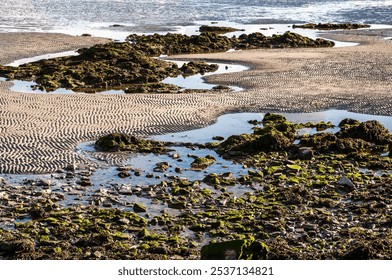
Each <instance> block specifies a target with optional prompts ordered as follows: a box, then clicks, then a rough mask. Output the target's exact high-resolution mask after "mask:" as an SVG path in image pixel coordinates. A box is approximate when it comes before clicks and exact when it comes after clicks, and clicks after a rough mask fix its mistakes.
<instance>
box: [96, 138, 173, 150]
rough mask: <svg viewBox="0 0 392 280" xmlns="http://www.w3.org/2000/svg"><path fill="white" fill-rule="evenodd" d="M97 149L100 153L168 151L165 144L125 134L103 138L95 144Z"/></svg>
mask: <svg viewBox="0 0 392 280" xmlns="http://www.w3.org/2000/svg"><path fill="white" fill-rule="evenodd" d="M95 147H96V148H97V149H98V150H99V151H104V152H118V151H134V152H149V153H163V152H166V150H167V149H166V147H165V146H164V143H163V142H159V141H152V140H147V139H143V138H139V137H135V136H131V135H127V134H124V133H111V134H108V135H105V136H102V137H100V138H99V139H98V140H97V141H96V142H95Z"/></svg>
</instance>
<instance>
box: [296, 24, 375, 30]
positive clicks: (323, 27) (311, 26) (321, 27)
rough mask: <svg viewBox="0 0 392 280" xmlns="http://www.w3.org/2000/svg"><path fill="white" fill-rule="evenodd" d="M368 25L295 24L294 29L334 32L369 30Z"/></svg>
mask: <svg viewBox="0 0 392 280" xmlns="http://www.w3.org/2000/svg"><path fill="white" fill-rule="evenodd" d="M369 27H370V25H368V24H360V23H318V24H316V23H306V24H302V25H301V24H294V25H293V28H303V29H318V30H334V29H358V28H369Z"/></svg>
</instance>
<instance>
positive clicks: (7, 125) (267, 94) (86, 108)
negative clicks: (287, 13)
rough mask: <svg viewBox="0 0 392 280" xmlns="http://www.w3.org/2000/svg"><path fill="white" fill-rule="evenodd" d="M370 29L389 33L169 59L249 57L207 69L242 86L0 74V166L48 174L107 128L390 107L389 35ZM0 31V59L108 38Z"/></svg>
mask: <svg viewBox="0 0 392 280" xmlns="http://www.w3.org/2000/svg"><path fill="white" fill-rule="evenodd" d="M377 32H378V35H381V32H383V33H382V36H383V37H384V35H385V34H386V33H388V34H389V33H391V32H392V31H391V30H387V31H384V30H383V31H380V30H378V31H376V30H369V33H370V34H371V36H368V35H366V33H367V32H366V30H361V31H358V30H357V31H350V32H348V31H345V32H339V33H338V34H335V32H331V33H330V36H331V37H335V38H338V37H339V38H344V39H345V40H348V41H358V42H360V43H361V44H360V45H359V46H354V47H345V48H332V49H274V50H265V49H261V50H249V51H241V52H233V53H214V54H200V55H183V56H173V57H170V58H171V59H175V58H182V59H186V58H200V59H206V60H215V61H217V60H219V61H221V60H225V61H230V62H231V63H232V62H235V63H241V64H248V65H251V66H252V68H251V69H250V70H248V71H245V72H239V73H232V74H221V75H211V76H208V77H206V80H207V81H208V82H211V83H215V84H223V85H238V86H241V87H244V88H245V90H244V91H243V92H240V93H239V92H230V93H185V94H129V95H101V94H100V95H88V94H83V95H81V94H66V95H45V94H34V93H33V94H32V93H15V92H12V91H10V90H9V87H10V85H11V82H0V106H1V108H2V109H1V110H0V123H1V128H0V151H1V152H0V158H1V160H0V172H2V173H48V172H53V171H55V170H57V169H60V168H63V167H64V166H66V165H68V164H70V163H71V164H72V163H73V162H75V163H76V164H90V162H89V161H88V160H87V159H84V158H82V157H80V156H79V155H78V154H77V153H76V152H75V147H76V146H77V145H78V144H79V143H81V142H86V141H91V140H96V139H97V138H98V137H99V136H101V135H103V134H106V133H110V132H115V131H121V132H124V133H130V134H136V135H139V136H148V135H153V134H163V133H170V132H177V131H184V130H189V129H194V128H200V127H203V126H206V125H209V124H212V123H214V122H215V121H216V118H217V117H218V116H220V115H222V114H226V113H232V112H256V111H257V112H259V111H263V112H268V111H271V112H310V111H323V110H328V109H345V110H349V111H352V112H358V113H368V114H376V115H392V104H390V102H389V100H390V92H391V90H392V86H391V85H390V79H389V77H391V74H392V67H391V66H390V65H392V62H391V60H392V58H391V57H390V53H391V52H392V42H390V41H386V40H382V39H380V38H379V37H377V36H375V34H377ZM351 34H355V35H351ZM324 35H326V34H325V33H324ZM385 37H387V36H385ZM0 38H1V40H0V42H2V43H0V46H1V45H3V46H2V48H1V51H0V63H3V64H6V63H10V62H12V61H13V60H15V59H18V58H23V57H27V56H35V55H40V54H45V53H48V52H60V51H66V50H73V49H76V48H80V47H85V46H91V45H93V44H95V43H101V42H107V41H108V40H107V39H104V38H94V37H81V36H79V37H74V36H69V35H63V34H50V33H2V34H0ZM37 46H39V47H37Z"/></svg>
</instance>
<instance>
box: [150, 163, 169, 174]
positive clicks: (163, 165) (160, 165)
mask: <svg viewBox="0 0 392 280" xmlns="http://www.w3.org/2000/svg"><path fill="white" fill-rule="evenodd" d="M168 169H169V163H168V162H166V161H165V162H158V163H157V164H156V167H155V168H154V172H165V171H166V170H168Z"/></svg>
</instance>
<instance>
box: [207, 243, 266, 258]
mask: <svg viewBox="0 0 392 280" xmlns="http://www.w3.org/2000/svg"><path fill="white" fill-rule="evenodd" d="M268 251H269V248H268V246H267V245H266V244H264V243H262V242H258V241H253V240H233V241H226V242H220V243H210V244H208V245H205V246H203V248H202V249H201V259H202V260H266V259H267V256H268Z"/></svg>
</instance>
